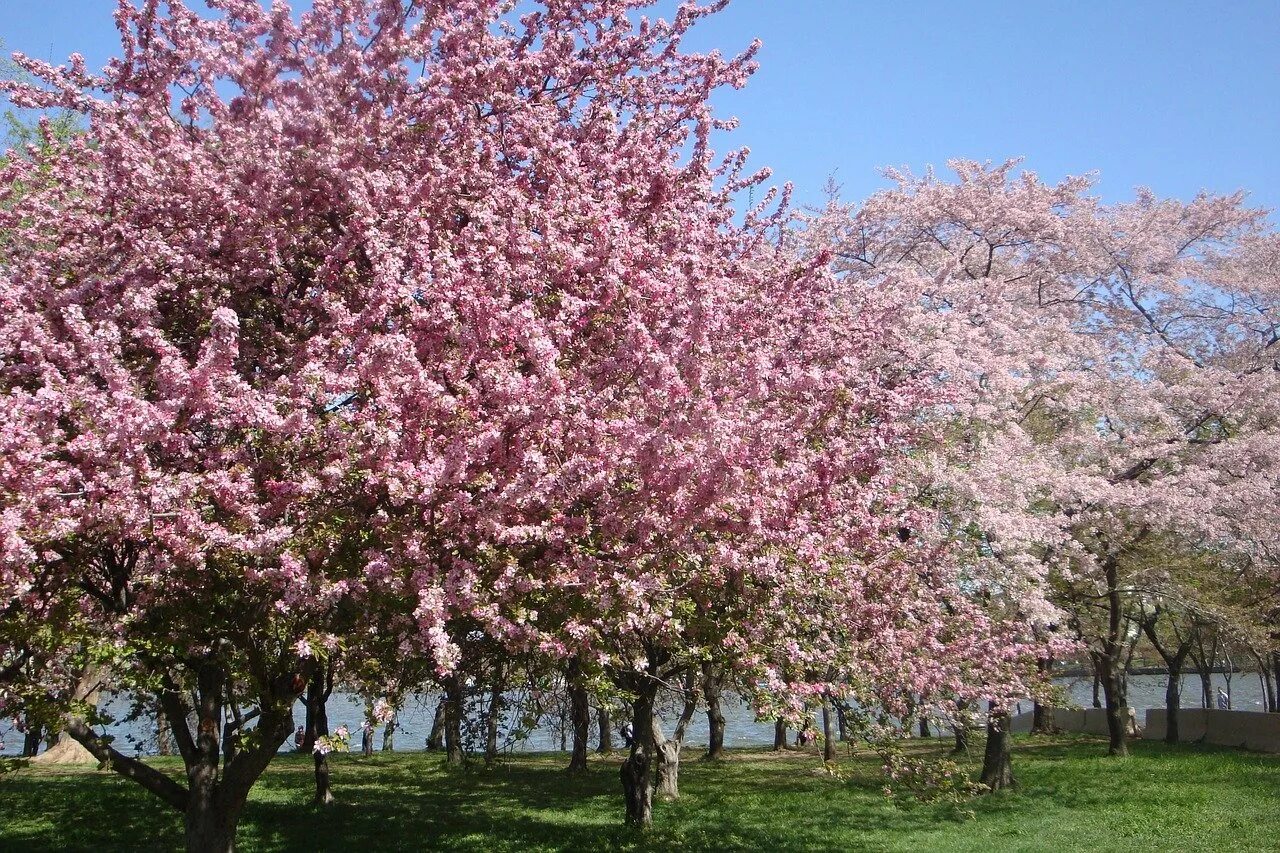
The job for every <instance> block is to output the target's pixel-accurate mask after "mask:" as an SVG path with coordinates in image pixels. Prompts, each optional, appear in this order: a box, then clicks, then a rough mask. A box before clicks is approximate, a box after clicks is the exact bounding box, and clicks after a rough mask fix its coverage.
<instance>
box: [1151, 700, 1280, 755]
mask: <svg viewBox="0 0 1280 853" xmlns="http://www.w3.org/2000/svg"><path fill="white" fill-rule="evenodd" d="M1165 720H1166V711H1165V709H1164V708H1151V709H1149V710H1148V711H1147V725H1146V727H1145V728H1144V729H1143V737H1146V738H1152V739H1155V740H1163V739H1164V733H1165ZM1178 740H1179V741H1180V742H1182V743H1197V742H1199V743H1212V744H1217V745H1218V746H1234V747H1243V748H1244V749H1252V750H1256V751H1257V752H1280V714H1267V713H1263V712H1261V711H1219V710H1217V709H1214V708H1183V709H1181V710H1180V711H1179V712H1178Z"/></svg>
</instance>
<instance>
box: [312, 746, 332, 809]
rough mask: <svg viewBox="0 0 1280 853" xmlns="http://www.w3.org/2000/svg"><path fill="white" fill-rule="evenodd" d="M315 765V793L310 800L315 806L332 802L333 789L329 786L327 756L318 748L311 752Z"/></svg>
mask: <svg viewBox="0 0 1280 853" xmlns="http://www.w3.org/2000/svg"><path fill="white" fill-rule="evenodd" d="M312 756H313V757H314V759H315V765H316V794H315V797H313V798H312V802H313V803H315V804H316V805H317V806H327V805H329V803H332V802H333V791H332V790H331V789H330V787H329V756H327V755H325V754H324V753H323V752H321V751H320V750H316V751H315V752H314V753H312Z"/></svg>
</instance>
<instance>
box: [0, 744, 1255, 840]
mask: <svg viewBox="0 0 1280 853" xmlns="http://www.w3.org/2000/svg"><path fill="white" fill-rule="evenodd" d="M979 747H980V743H979V744H976V745H975V748H974V758H975V760H976V757H977V756H978V755H979V754H980V750H979ZM929 748H931V749H939V750H942V749H944V748H945V747H944V745H943V743H942V742H941V741H936V742H934V746H932V747H929ZM1104 751H1105V748H1104V745H1103V744H1102V743H1101V742H1100V741H1096V740H1091V739H1086V738H1071V737H1060V738H1024V739H1020V740H1018V741H1017V742H1016V745H1015V756H1014V769H1015V772H1016V774H1017V776H1018V781H1019V783H1020V786H1021V787H1020V789H1019V790H1018V791H1017V792H1014V793H1007V794H1006V793H1002V794H999V795H995V796H990V797H984V798H981V799H979V800H976V801H974V802H973V803H971V804H969V806H968V809H969V810H971V813H972V816H971V817H969V816H966V815H965V814H964V810H957V809H955V808H952V807H948V806H945V805H914V806H910V807H906V808H903V807H899V806H895V805H894V804H893V803H891V802H889V801H888V800H886V799H885V797H884V795H883V794H882V792H881V787H882V784H883V777H882V776H881V775H880V773H879V760H878V758H877V757H875V756H874V755H872V754H868V753H862V754H859V755H856V756H853V757H847V756H846V757H845V758H843V759H842V761H841V765H842V768H843V774H842V775H843V776H844V778H843V779H836V778H832V777H831V776H829V775H827V774H825V773H822V772H821V771H820V767H821V764H820V761H819V760H818V758H817V757H816V756H814V755H797V754H787V755H785V756H781V757H779V756H775V755H772V754H769V753H746V752H739V753H734V754H733V755H732V757H731V759H730V760H728V761H725V762H721V763H716V764H707V763H705V762H701V761H698V760H696V758H697V756H696V753H694V752H689V753H686V757H685V760H684V762H683V763H682V769H681V790H682V797H681V798H680V800H678V801H676V802H672V803H659V804H658V805H657V808H656V815H655V826H654V828H653V830H652V831H651V832H649V833H647V834H645V835H639V834H637V833H635V832H633V831H631V830H628V829H626V828H625V827H623V826H621V813H622V800H621V785H620V782H619V780H618V760H619V758H620V756H618V757H615V758H613V759H611V760H605V759H594V760H593V763H592V766H591V769H590V771H589V772H588V773H586V774H583V775H580V776H570V775H568V774H566V773H565V772H564V771H563V769H562V768H563V766H564V764H565V761H566V759H565V757H564V756H562V755H534V756H519V757H515V758H510V759H507V760H505V761H503V762H502V763H501V764H499V765H498V766H496V767H493V768H485V767H484V766H483V764H482V763H476V764H475V765H473V766H471V767H468V768H466V769H462V770H451V769H446V768H445V767H444V766H443V764H442V762H441V759H440V758H439V757H438V756H435V755H424V754H421V753H418V754H410V753H399V754H378V755H376V756H374V757H373V758H371V759H364V758H360V757H358V756H354V755H338V756H334V759H333V765H334V766H333V781H334V790H335V794H336V795H337V797H338V802H337V803H335V804H334V805H333V806H331V807H329V808H327V809H325V810H323V811H321V810H317V809H315V808H314V807H312V806H311V805H310V804H309V802H310V795H311V784H312V778H311V766H310V761H309V759H308V758H307V757H305V756H295V755H289V756H281V757H280V759H279V760H278V761H277V762H276V763H275V764H273V765H272V768H271V769H270V770H269V771H268V773H267V775H266V776H264V777H263V779H262V781H261V782H259V784H258V786H257V787H256V788H255V789H254V792H253V797H252V800H251V802H250V804H249V808H248V810H247V812H246V814H245V817H244V819H243V821H242V822H241V827H240V835H239V846H240V849H241V850H246V851H248V850H308V851H309V850H343V851H351V850H355V851H367V853H374V851H382V850H473V851H495V850H512V851H515V850H521V851H524V850H672V849H685V850H767V851H768V850H876V851H880V850H903V851H906V850H975V851H976V850H983V851H990V850H1104V849H1105V850H1201V849H1203V850H1208V849H1215V850H1236V849H1249V850H1262V849H1276V847H1277V843H1278V842H1280V814H1278V813H1277V810H1276V809H1275V808H1274V803H1275V802H1276V797H1277V794H1280V757H1276V756H1263V755H1256V754H1251V753H1245V752H1237V751H1232V750H1224V749H1215V748H1210V747H1194V746H1184V747H1177V748H1169V747H1165V746H1164V745H1163V744H1154V743H1138V744H1135V749H1134V755H1133V756H1131V757H1130V758H1128V759H1122V760H1116V759H1108V758H1106V757H1104V756H1103V752H1104ZM167 766H169V767H171V768H172V769H173V770H174V771H175V772H176V771H177V770H178V766H177V764H176V763H174V762H172V761H169V762H168V763H167ZM180 846H181V820H180V817H179V816H178V815H177V814H175V813H171V812H169V811H166V810H165V809H164V808H163V807H161V806H160V805H159V803H158V802H157V801H156V800H154V798H151V797H150V796H149V795H147V794H146V793H145V792H143V791H141V790H139V789H137V788H136V786H134V785H133V784H132V783H130V782H128V781H126V780H123V779H119V778H116V777H114V776H113V775H111V774H110V773H106V772H94V771H56V770H26V771H23V772H21V773H19V774H16V775H14V776H10V777H7V778H5V779H4V780H3V781H0V849H3V850H95V851H103V850H172V849H176V848H179V847H180Z"/></svg>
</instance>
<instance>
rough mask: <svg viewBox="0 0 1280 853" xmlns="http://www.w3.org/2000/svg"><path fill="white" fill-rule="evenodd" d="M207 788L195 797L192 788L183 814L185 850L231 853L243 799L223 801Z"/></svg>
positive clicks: (213, 790)
mask: <svg viewBox="0 0 1280 853" xmlns="http://www.w3.org/2000/svg"><path fill="white" fill-rule="evenodd" d="M219 793H220V792H219V791H217V790H216V789H210V790H207V791H206V792H204V794H203V795H202V796H200V797H198V798H197V796H196V795H195V792H194V791H192V797H191V800H192V804H191V805H190V806H189V807H188V808H187V813H186V815H185V816H184V821H183V823H184V825H185V828H186V841H187V853H234V851H235V847H236V825H237V824H238V823H239V822H240V811H241V810H242V809H243V808H244V800H243V799H241V800H240V802H238V803H227V802H223V801H224V800H225V799H226V798H225V797H220V796H218V794H219Z"/></svg>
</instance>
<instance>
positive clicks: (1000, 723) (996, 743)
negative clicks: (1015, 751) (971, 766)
mask: <svg viewBox="0 0 1280 853" xmlns="http://www.w3.org/2000/svg"><path fill="white" fill-rule="evenodd" d="M1010 728H1011V726H1010V719H1009V712H1008V711H1004V710H1001V709H1000V708H999V707H998V706H997V705H996V703H995V702H992V703H990V705H988V706H987V748H986V751H985V752H984V753H983V756H982V776H981V777H980V779H979V781H981V782H982V784H984V785H986V786H987V787H988V788H990V789H991V790H992V791H999V790H1001V789H1003V788H1013V787H1016V785H1017V782H1016V780H1014V778H1013V758H1012V754H1011V753H1010V751H1009V730H1010Z"/></svg>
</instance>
